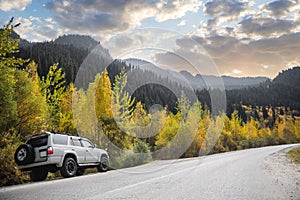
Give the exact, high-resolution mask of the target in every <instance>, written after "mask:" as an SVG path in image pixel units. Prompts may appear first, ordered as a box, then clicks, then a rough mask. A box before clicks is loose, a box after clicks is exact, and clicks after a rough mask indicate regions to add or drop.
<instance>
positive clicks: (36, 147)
mask: <svg viewBox="0 0 300 200" xmlns="http://www.w3.org/2000/svg"><path fill="white" fill-rule="evenodd" d="M14 158H15V162H16V163H17V165H18V168H19V169H20V170H21V171H30V178H31V180H32V181H42V180H45V179H46V177H47V175H48V172H52V173H55V172H56V171H57V170H60V173H61V175H62V176H63V177H65V178H67V177H73V176H75V175H77V176H80V175H83V174H84V172H85V169H86V168H89V167H97V169H98V171H99V172H106V171H107V170H108V168H109V156H108V153H107V152H106V151H105V150H103V149H99V148H96V145H95V144H93V143H91V142H90V141H89V140H88V139H86V138H83V137H78V136H71V135H66V134H61V133H59V134H58V133H50V132H43V133H40V134H37V135H33V136H31V137H30V138H29V139H28V140H27V141H26V142H25V143H24V144H22V145H20V146H19V147H18V148H17V150H16V152H15V156H14Z"/></svg>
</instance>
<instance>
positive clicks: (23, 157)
mask: <svg viewBox="0 0 300 200" xmlns="http://www.w3.org/2000/svg"><path fill="white" fill-rule="evenodd" d="M33 161H34V151H33V148H32V146H31V145H29V144H22V145H20V146H19V147H18V148H17V150H16V152H15V162H16V163H17V164H18V165H26V164H29V163H32V162H33Z"/></svg>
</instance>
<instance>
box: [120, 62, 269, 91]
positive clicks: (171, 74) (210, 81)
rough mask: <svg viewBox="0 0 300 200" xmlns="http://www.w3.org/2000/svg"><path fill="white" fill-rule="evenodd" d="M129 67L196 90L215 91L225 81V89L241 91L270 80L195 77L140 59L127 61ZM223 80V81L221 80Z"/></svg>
mask: <svg viewBox="0 0 300 200" xmlns="http://www.w3.org/2000/svg"><path fill="white" fill-rule="evenodd" d="M124 61H125V62H126V63H127V64H128V65H131V66H135V67H138V68H140V69H142V70H148V71H151V72H154V73H157V74H158V75H159V76H161V77H164V78H168V79H169V80H173V81H174V82H178V83H180V84H181V85H182V86H191V87H192V88H194V89H196V90H201V89H209V88H211V89H213V88H219V87H220V85H219V84H220V81H223V83H224V86H225V89H227V90H231V89H240V88H247V87H253V86H258V85H259V84H261V83H263V82H265V81H267V80H269V79H268V78H267V77H246V78H236V77H230V76H221V77H218V76H208V75H200V74H197V75H196V76H193V75H192V74H191V73H189V72H188V71H180V72H179V73H178V72H175V71H171V70H165V69H162V68H159V67H158V66H156V65H154V64H153V63H150V62H148V61H144V60H140V59H134V58H130V59H125V60H124ZM220 78H221V79H220Z"/></svg>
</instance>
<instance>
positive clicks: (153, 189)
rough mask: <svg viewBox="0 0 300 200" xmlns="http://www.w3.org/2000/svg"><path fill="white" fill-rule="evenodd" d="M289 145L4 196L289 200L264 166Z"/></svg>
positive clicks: (159, 164)
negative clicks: (274, 154) (270, 158)
mask: <svg viewBox="0 0 300 200" xmlns="http://www.w3.org/2000/svg"><path fill="white" fill-rule="evenodd" d="M287 147H290V145H284V146H273V147H264V148H258V149H250V150H243V151H236V152H229V153H223V154H216V155H212V156H205V157H200V158H191V159H180V160H169V161H156V162H153V163H149V164H146V165H143V166H138V167H133V168H127V169H122V170H114V171H109V172H107V173H98V174H91V175H85V176H81V177H75V178H69V179H60V180H55V181H44V182H40V183H30V184H24V185H19V186H12V187H4V188H0V199H1V200H4V199H13V200H17V199H22V200H26V199H30V200H33V199H37V200H48V199H62V200H63V199H82V200H84V199H97V200H98V199H99V200H102V199H172V200H173V199H174V200H175V199H180V200H181V199H195V200H199V199H243V200H244V199H249V200H250V199H251V200H255V199H259V200H262V199H276V200H278V199H290V197H289V195H288V191H286V189H284V187H281V185H279V184H276V182H275V181H274V180H275V179H276V177H274V176H272V175H271V174H270V173H268V172H267V171H266V170H265V169H264V167H263V163H264V161H265V158H266V157H267V156H269V155H271V154H273V153H275V152H278V151H280V150H282V149H285V148H287ZM298 192H299V191H298ZM296 195H298V194H296ZM296 198H297V197H296ZM299 199H300V196H299Z"/></svg>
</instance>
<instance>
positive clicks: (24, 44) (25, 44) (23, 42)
mask: <svg viewBox="0 0 300 200" xmlns="http://www.w3.org/2000/svg"><path fill="white" fill-rule="evenodd" d="M10 37H12V38H14V39H20V42H19V47H29V46H31V45H32V43H30V42H28V41H27V40H24V39H22V38H21V37H20V35H19V34H18V33H16V32H13V33H12V34H11V35H10Z"/></svg>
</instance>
